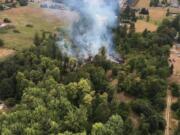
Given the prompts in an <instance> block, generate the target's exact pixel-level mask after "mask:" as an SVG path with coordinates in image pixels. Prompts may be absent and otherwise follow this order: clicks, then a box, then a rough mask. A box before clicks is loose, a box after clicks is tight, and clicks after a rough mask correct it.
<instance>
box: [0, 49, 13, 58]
mask: <svg viewBox="0 0 180 135" xmlns="http://www.w3.org/2000/svg"><path fill="white" fill-rule="evenodd" d="M14 53H15V51H14V50H11V49H6V48H0V59H1V58H4V57H7V56H10V55H13V54H14Z"/></svg>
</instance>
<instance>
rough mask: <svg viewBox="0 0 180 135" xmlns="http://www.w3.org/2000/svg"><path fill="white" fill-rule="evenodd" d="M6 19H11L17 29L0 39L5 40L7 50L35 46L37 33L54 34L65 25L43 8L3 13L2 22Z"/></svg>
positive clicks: (16, 9) (5, 33)
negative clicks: (46, 32) (34, 41)
mask: <svg viewBox="0 0 180 135" xmlns="http://www.w3.org/2000/svg"><path fill="white" fill-rule="evenodd" d="M4 18H9V19H10V20H11V21H12V25H13V26H15V28H14V29H8V30H7V32H4V33H0V37H1V39H3V40H4V42H5V47H6V48H10V49H14V50H18V51H19V50H22V49H25V48H28V47H30V46H32V45H33V37H34V34H35V33H36V32H40V31H49V32H53V31H55V30H56V28H58V27H60V26H62V25H63V22H61V21H60V19H59V18H57V17H56V16H54V15H51V13H50V12H44V11H43V9H41V8H37V7H31V6H28V7H19V8H13V9H10V10H5V11H1V12H0V20H2V19H4ZM27 24H31V25H32V26H33V27H27V26H26V25H27ZM14 30H17V31H19V33H17V32H14Z"/></svg>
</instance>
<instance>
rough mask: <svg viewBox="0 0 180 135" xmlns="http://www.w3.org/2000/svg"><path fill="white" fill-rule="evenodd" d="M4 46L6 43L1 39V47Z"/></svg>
mask: <svg viewBox="0 0 180 135" xmlns="http://www.w3.org/2000/svg"><path fill="white" fill-rule="evenodd" d="M2 46H4V41H3V40H2V39H0V47H2Z"/></svg>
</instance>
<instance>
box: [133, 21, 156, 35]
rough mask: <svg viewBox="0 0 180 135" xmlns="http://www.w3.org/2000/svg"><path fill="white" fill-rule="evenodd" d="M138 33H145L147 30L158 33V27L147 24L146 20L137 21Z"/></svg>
mask: <svg viewBox="0 0 180 135" xmlns="http://www.w3.org/2000/svg"><path fill="white" fill-rule="evenodd" d="M135 28H136V32H143V31H144V30H145V29H147V30H149V31H156V29H157V25H155V24H152V23H149V22H146V21H144V20H137V22H136V24H135Z"/></svg>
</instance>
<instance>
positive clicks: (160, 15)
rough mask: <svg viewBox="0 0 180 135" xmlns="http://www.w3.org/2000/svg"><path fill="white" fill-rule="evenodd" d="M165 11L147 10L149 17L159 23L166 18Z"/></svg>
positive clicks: (159, 8)
mask: <svg viewBox="0 0 180 135" xmlns="http://www.w3.org/2000/svg"><path fill="white" fill-rule="evenodd" d="M166 13H167V9H166V8H161V7H156V8H149V16H150V18H151V19H152V20H154V21H161V20H163V19H164V18H165V17H166Z"/></svg>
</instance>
